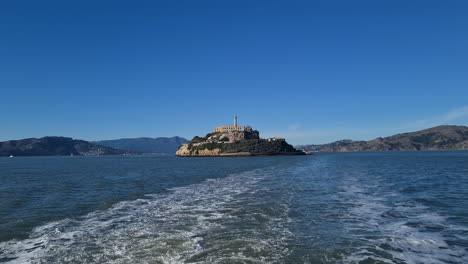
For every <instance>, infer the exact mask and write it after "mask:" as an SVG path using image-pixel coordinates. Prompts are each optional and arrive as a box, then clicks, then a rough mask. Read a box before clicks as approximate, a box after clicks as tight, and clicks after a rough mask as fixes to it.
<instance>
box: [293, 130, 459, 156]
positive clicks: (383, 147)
mask: <svg viewBox="0 0 468 264" xmlns="http://www.w3.org/2000/svg"><path fill="white" fill-rule="evenodd" d="M296 148H297V149H300V150H303V151H318V152H336V151H338V152H345V151H404V150H459V149H460V150H461V149H468V127H466V126H437V127H433V128H428V129H424V130H420V131H416V132H411V133H403V134H397V135H394V136H390V137H384V138H381V137H380V138H376V139H373V140H370V141H353V140H349V139H347V140H340V141H336V142H332V143H328V144H322V145H303V146H296Z"/></svg>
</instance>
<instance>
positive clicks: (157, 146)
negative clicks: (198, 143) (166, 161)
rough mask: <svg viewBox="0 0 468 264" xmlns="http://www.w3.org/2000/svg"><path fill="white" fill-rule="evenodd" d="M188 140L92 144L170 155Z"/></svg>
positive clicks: (138, 139)
mask: <svg viewBox="0 0 468 264" xmlns="http://www.w3.org/2000/svg"><path fill="white" fill-rule="evenodd" d="M187 142H188V140H187V139H185V138H181V137H158V138H149V137H141V138H122V139H115V140H101V141H94V142H93V143H94V144H97V145H101V146H107V147H112V148H116V149H122V150H131V151H138V152H142V153H170V154H175V153H176V151H177V149H178V148H179V147H180V145H182V144H184V143H187Z"/></svg>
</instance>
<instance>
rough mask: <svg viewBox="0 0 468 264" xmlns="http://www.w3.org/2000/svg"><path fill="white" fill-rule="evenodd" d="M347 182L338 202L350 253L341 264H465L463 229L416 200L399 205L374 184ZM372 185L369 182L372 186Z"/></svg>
mask: <svg viewBox="0 0 468 264" xmlns="http://www.w3.org/2000/svg"><path fill="white" fill-rule="evenodd" d="M368 181H369V182H368V184H361V183H360V181H359V180H357V179H355V178H350V181H349V182H347V183H346V185H345V186H346V187H344V190H343V192H341V193H339V194H338V197H339V199H341V200H342V201H343V202H345V203H349V204H350V205H352V206H351V209H350V210H349V212H348V215H347V216H346V217H345V219H343V222H344V225H345V227H346V229H347V236H348V237H349V239H350V241H352V243H353V249H352V250H351V251H352V253H351V254H349V255H347V256H345V257H344V261H343V262H344V263H398V264H401V263H410V264H413V263H414V264H417V263H421V264H423V263H424V264H426V263H468V251H467V249H466V248H464V247H463V246H461V245H457V243H456V242H455V241H460V240H464V241H467V242H468V229H466V228H464V227H462V226H458V225H454V224H451V223H449V221H448V220H447V218H446V217H444V216H442V215H440V214H438V213H436V212H433V211H431V210H430V209H429V208H428V207H426V206H424V205H422V204H420V203H418V202H417V200H415V199H399V198H398V197H399V196H398V194H397V193H395V192H392V191H386V190H389V188H386V187H385V186H383V185H382V184H381V182H379V179H368ZM373 181H374V182H373Z"/></svg>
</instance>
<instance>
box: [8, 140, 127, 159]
mask: <svg viewBox="0 0 468 264" xmlns="http://www.w3.org/2000/svg"><path fill="white" fill-rule="evenodd" d="M121 154H132V153H131V152H129V151H125V150H118V149H114V148H110V147H106V146H98V145H95V144H92V143H89V142H87V141H84V140H76V139H72V138H67V137H43V138H26V139H21V140H10V141H5V142H0V156H68V155H77V156H79V155H121Z"/></svg>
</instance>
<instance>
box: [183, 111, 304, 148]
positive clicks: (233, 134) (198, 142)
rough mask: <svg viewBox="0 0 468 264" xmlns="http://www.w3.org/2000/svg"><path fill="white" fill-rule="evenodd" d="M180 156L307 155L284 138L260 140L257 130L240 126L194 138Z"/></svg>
mask: <svg viewBox="0 0 468 264" xmlns="http://www.w3.org/2000/svg"><path fill="white" fill-rule="evenodd" d="M176 155H177V156H180V157H213V156H215V157H232V156H274V155H305V153H304V152H303V151H300V150H296V149H295V148H294V147H293V146H291V145H290V144H288V143H287V142H286V140H285V139H283V138H269V139H262V138H260V133H259V132H258V131H257V130H252V128H251V127H249V126H248V127H245V128H244V127H242V126H238V125H237V118H236V117H235V121H234V126H221V127H217V128H215V131H214V132H213V133H209V134H207V135H206V136H205V137H198V136H196V137H194V138H193V139H192V140H191V141H189V142H188V143H186V144H183V145H181V146H180V147H179V149H178V150H177V152H176Z"/></svg>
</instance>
